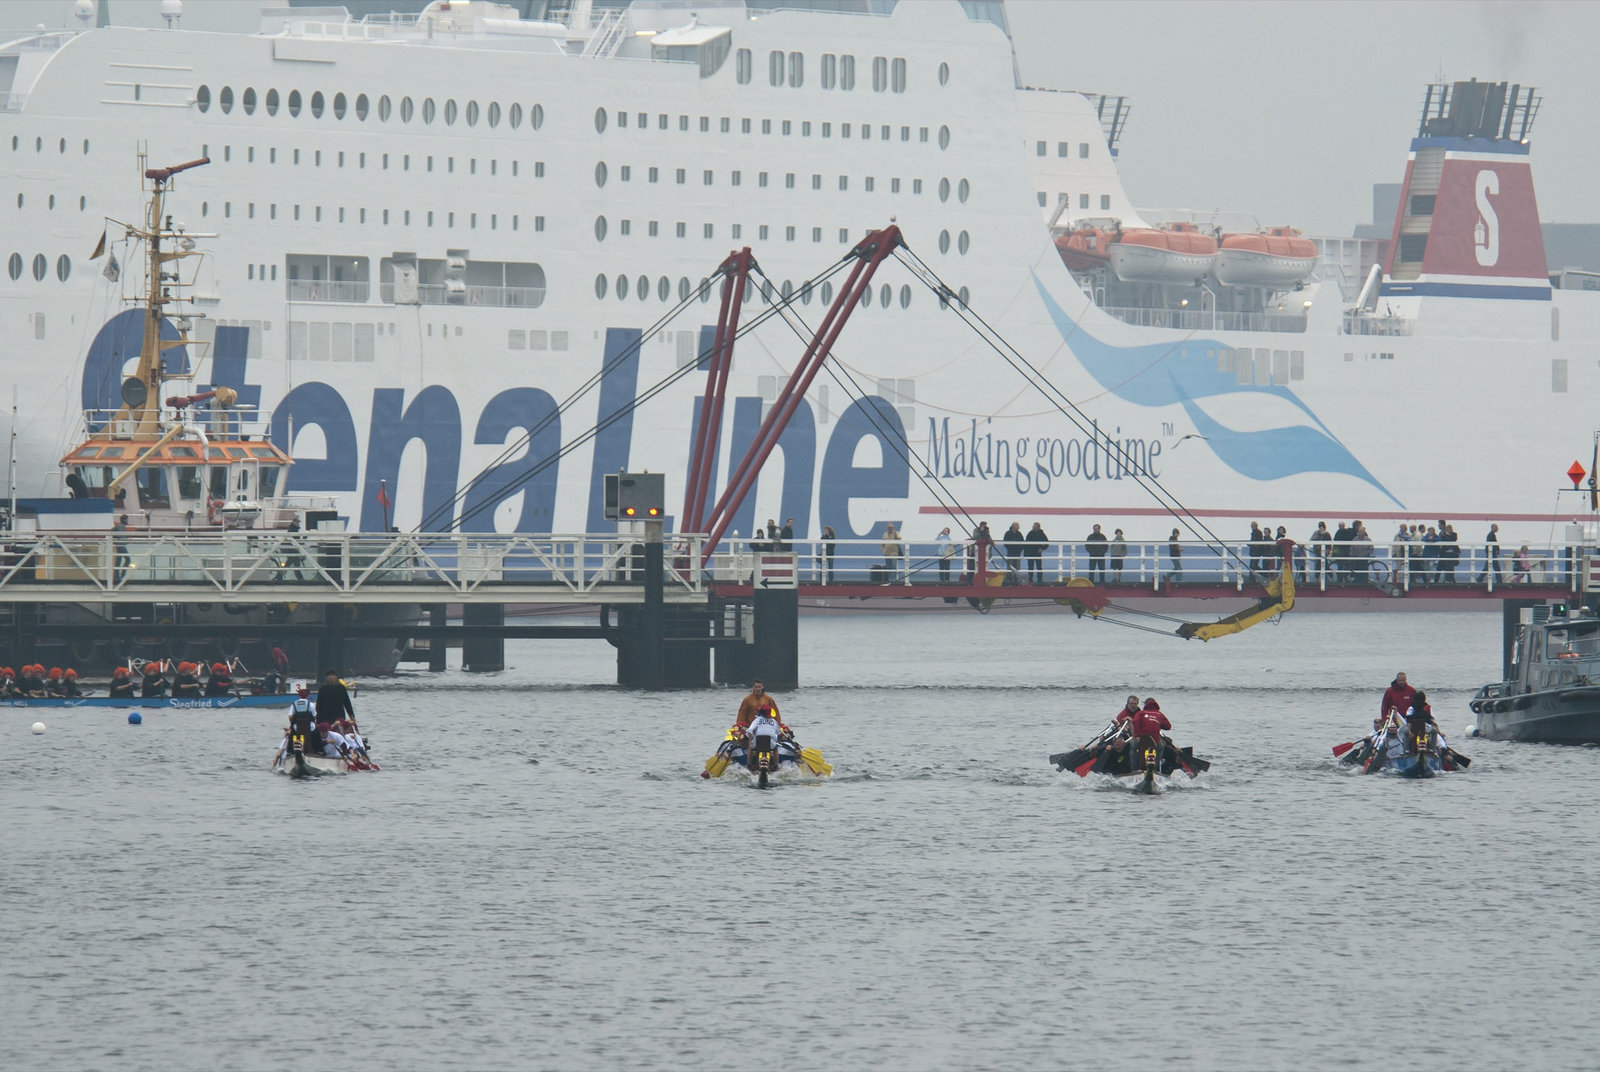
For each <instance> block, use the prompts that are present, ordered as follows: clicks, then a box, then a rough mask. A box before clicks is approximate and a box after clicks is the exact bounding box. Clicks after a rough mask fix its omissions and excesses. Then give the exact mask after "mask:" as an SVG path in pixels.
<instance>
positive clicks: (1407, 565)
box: [711, 537, 1600, 596]
mask: <svg viewBox="0 0 1600 1072" xmlns="http://www.w3.org/2000/svg"><path fill="white" fill-rule="evenodd" d="M895 542H898V543H899V545H900V547H901V548H902V550H901V552H900V553H899V554H886V553H885V551H884V549H883V544H884V540H883V539H882V538H881V537H879V538H868V539H837V540H832V541H827V542H824V541H820V540H790V541H783V540H771V539H768V538H766V537H757V538H755V539H740V538H732V539H729V540H725V541H724V542H723V545H722V547H721V548H719V550H718V552H717V554H716V555H714V556H713V557H712V564H711V577H712V579H713V580H715V581H721V582H726V583H732V584H751V583H758V582H759V581H760V580H761V579H762V578H763V577H766V576H768V575H770V574H771V571H772V570H773V569H774V567H775V565H776V564H779V563H781V561H782V558H783V556H792V558H793V571H794V573H795V575H796V576H797V578H798V580H799V583H801V584H878V585H904V584H906V583H907V582H909V583H910V584H912V585H913V586H914V585H919V584H963V583H970V582H971V579H972V577H973V576H974V575H975V574H976V573H977V572H978V563H977V560H978V557H979V552H978V550H977V546H976V544H975V543H974V541H972V540H970V539H968V540H952V541H951V542H950V543H948V544H942V543H939V542H937V541H933V540H909V541H908V540H899V541H895ZM1170 544H1171V541H1168V540H1161V541H1158V542H1148V541H1128V542H1127V543H1126V550H1125V551H1124V552H1123V553H1122V554H1121V555H1112V554H1110V544H1109V543H1108V544H1105V545H1102V546H1105V547H1106V548H1107V550H1106V553H1104V554H1101V555H1098V556H1097V555H1094V554H1091V553H1090V551H1089V545H1087V544H1084V543H1082V542H1081V541H1063V540H1047V541H1043V542H1040V543H1034V544H1031V545H1030V544H1028V543H1024V544H1022V547H1021V549H1019V550H1017V551H1016V552H1015V553H1014V554H1012V553H1008V551H1007V549H1006V547H1005V545H1004V543H1003V541H1002V542H999V543H991V544H990V545H989V549H988V553H987V556H986V557H987V561H986V562H985V563H984V566H983V570H982V572H984V573H985V574H987V575H989V576H991V577H992V576H999V577H1002V578H1005V579H1006V581H1005V583H1022V584H1065V583H1066V582H1068V581H1070V580H1072V579H1074V578H1084V579H1087V580H1089V581H1090V582H1092V583H1095V584H1111V585H1126V586H1133V587H1145V588H1151V589H1152V590H1157V591H1159V590H1161V589H1162V588H1166V587H1210V588H1215V587H1217V586H1219V585H1221V586H1226V587H1230V588H1233V589H1235V590H1236V591H1241V592H1242V591H1244V589H1245V588H1246V587H1250V586H1259V585H1260V584H1261V583H1263V582H1264V581H1265V580H1268V579H1270V578H1271V577H1273V576H1275V575H1276V574H1277V573H1278V572H1279V571H1280V570H1281V568H1282V560H1281V559H1279V557H1278V551H1277V547H1276V544H1275V543H1274V542H1273V541H1271V540H1267V541H1265V542H1264V543H1262V542H1257V543H1255V544H1251V543H1250V542H1248V541H1247V542H1243V543H1225V544H1223V545H1222V546H1221V547H1219V546H1218V545H1216V544H1213V543H1206V542H1200V541H1192V540H1181V541H1178V548H1179V557H1178V559H1177V560H1174V559H1173V557H1172V554H1171V546H1170ZM1408 546H1409V547H1410V551H1409V552H1408V551H1407V549H1406V548H1401V549H1400V550H1399V551H1398V553H1397V552H1396V551H1395V549H1394V548H1389V547H1381V546H1377V545H1374V544H1372V543H1369V542H1365V541H1350V540H1346V541H1331V540H1330V541H1326V542H1319V543H1307V544H1301V545H1299V546H1297V547H1296V548H1295V551H1294V573H1295V583H1296V584H1297V585H1301V586H1308V587H1312V588H1316V589H1318V590H1320V591H1325V592H1327V591H1331V592H1334V593H1335V594H1337V593H1338V592H1340V591H1342V590H1346V589H1348V590H1349V591H1350V592H1351V593H1352V594H1358V593H1361V592H1362V590H1363V589H1365V590H1368V591H1371V590H1377V591H1379V592H1382V593H1383V594H1385V595H1389V596H1402V595H1405V594H1407V593H1409V592H1412V591H1415V590H1427V591H1430V592H1432V591H1440V592H1443V591H1452V592H1465V591H1469V590H1472V589H1477V590H1481V591H1483V592H1484V593H1485V594H1488V593H1492V592H1495V591H1498V590H1499V589H1501V588H1505V587H1507V586H1536V587H1542V588H1545V589H1549V588H1561V589H1565V590H1567V591H1571V592H1578V591H1581V590H1582V587H1583V584H1584V581H1585V577H1586V576H1588V575H1589V574H1591V573H1592V574H1594V584H1595V585H1596V587H1597V588H1600V556H1589V557H1585V556H1584V554H1583V552H1582V551H1581V549H1578V548H1576V547H1575V546H1573V545H1568V544H1554V545H1542V546H1539V547H1530V548H1529V551H1528V553H1527V555H1525V556H1521V555H1520V551H1518V552H1514V551H1512V550H1511V549H1509V548H1506V547H1503V546H1500V545H1495V547H1494V548H1493V550H1492V551H1491V549H1490V547H1489V545H1483V546H1476V547H1474V546H1468V545H1465V544H1460V543H1456V544H1428V545H1408ZM1424 547H1433V548H1443V547H1451V548H1456V549H1458V550H1459V551H1460V557H1459V558H1457V557H1445V556H1443V555H1441V554H1429V553H1428V552H1427V551H1425V550H1424V549H1423V548H1424ZM1030 549H1032V550H1035V551H1036V552H1037V553H1036V554H1033V555H1030V554H1029V550H1030ZM1575 563H1576V565H1575ZM1491 567H1492V568H1491ZM1012 578H1014V581H1013V580H1011V579H1012Z"/></svg>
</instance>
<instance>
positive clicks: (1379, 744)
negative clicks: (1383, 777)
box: [1361, 725, 1389, 774]
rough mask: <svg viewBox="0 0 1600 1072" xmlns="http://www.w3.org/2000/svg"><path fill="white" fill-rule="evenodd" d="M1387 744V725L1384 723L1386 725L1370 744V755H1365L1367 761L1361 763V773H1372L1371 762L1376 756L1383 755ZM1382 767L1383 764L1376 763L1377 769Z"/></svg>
mask: <svg viewBox="0 0 1600 1072" xmlns="http://www.w3.org/2000/svg"><path fill="white" fill-rule="evenodd" d="M1388 744H1389V727H1388V726H1387V725H1386V726H1384V727H1383V732H1382V733H1380V734H1379V735H1378V739H1377V741H1376V742H1375V743H1374V744H1373V746H1372V755H1370V756H1368V757H1367V761H1366V762H1365V763H1363V764H1361V773H1362V774H1371V773H1372V770H1373V767H1372V763H1373V761H1374V760H1376V759H1378V757H1380V756H1382V755H1384V753H1385V751H1386V750H1387V748H1388ZM1382 768H1383V764H1382V763H1379V764H1378V769H1380V770H1381V769H1382Z"/></svg>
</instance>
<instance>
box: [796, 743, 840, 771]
mask: <svg viewBox="0 0 1600 1072" xmlns="http://www.w3.org/2000/svg"><path fill="white" fill-rule="evenodd" d="M800 760H801V762H803V763H804V764H805V765H806V767H807V768H808V769H809V770H810V771H811V773H812V774H815V775H816V776H817V777H818V778H826V777H827V776H828V775H830V774H832V773H833V767H832V766H831V765H829V764H828V763H827V762H826V761H825V760H824V759H823V758H822V752H821V750H820V749H816V748H802V749H800Z"/></svg>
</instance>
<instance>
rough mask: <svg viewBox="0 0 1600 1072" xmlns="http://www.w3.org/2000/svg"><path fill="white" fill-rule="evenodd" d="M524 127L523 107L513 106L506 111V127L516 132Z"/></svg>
mask: <svg viewBox="0 0 1600 1072" xmlns="http://www.w3.org/2000/svg"><path fill="white" fill-rule="evenodd" d="M521 125H522V105H520V104H513V105H511V107H509V108H507V109H506V126H508V127H510V128H511V129H512V130H516V129H517V128H518V127H520V126H521Z"/></svg>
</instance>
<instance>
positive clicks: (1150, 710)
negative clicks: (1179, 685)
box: [1117, 696, 1172, 766]
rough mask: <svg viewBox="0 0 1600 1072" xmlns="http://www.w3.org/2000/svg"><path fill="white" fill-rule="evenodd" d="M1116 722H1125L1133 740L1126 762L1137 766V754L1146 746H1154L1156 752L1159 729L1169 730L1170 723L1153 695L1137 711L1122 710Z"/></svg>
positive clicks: (1158, 744) (1159, 741) (1159, 738)
mask: <svg viewBox="0 0 1600 1072" xmlns="http://www.w3.org/2000/svg"><path fill="white" fill-rule="evenodd" d="M1117 721H1118V722H1125V723H1127V726H1128V732H1129V733H1130V734H1131V735H1132V737H1133V740H1132V741H1131V742H1130V744H1129V746H1128V747H1129V754H1128V762H1129V763H1130V764H1131V765H1133V766H1138V765H1139V764H1138V762H1137V754H1138V753H1139V752H1142V751H1143V750H1144V749H1146V748H1154V749H1156V750H1157V752H1158V753H1159V752H1160V749H1161V731H1163V730H1170V729H1171V728H1172V723H1171V721H1169V720H1168V719H1167V716H1166V715H1165V714H1163V713H1162V711H1161V705H1160V704H1158V703H1156V698H1155V697H1154V696H1152V697H1150V698H1149V699H1147V700H1145V702H1144V707H1142V708H1140V709H1139V711H1138V712H1137V713H1133V712H1130V711H1127V710H1124V711H1123V712H1122V713H1120V714H1119V715H1117Z"/></svg>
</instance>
